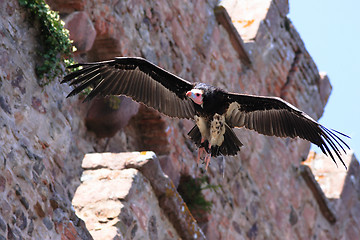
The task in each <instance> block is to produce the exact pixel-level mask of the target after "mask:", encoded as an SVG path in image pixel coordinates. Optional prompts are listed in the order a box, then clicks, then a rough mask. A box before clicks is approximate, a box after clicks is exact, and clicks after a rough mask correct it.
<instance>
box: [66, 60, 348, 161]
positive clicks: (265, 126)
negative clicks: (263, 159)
mask: <svg viewBox="0 0 360 240" xmlns="http://www.w3.org/2000/svg"><path fill="white" fill-rule="evenodd" d="M79 66H81V67H83V68H82V69H81V70H78V71H75V72H72V73H70V74H68V75H67V76H65V77H64V80H63V81H62V82H61V83H64V82H70V85H75V88H74V90H73V91H72V92H70V94H69V95H68V97H69V96H73V95H76V94H78V93H79V92H81V91H82V90H84V89H85V88H87V87H88V86H92V87H93V89H92V91H91V92H90V94H89V95H88V96H87V97H86V98H85V101H88V100H91V99H92V98H94V97H95V96H97V95H100V96H109V95H126V96H129V97H131V98H132V99H133V100H135V101H137V102H141V103H143V104H145V105H146V106H148V107H151V108H154V109H156V110H157V111H159V112H161V113H163V114H165V115H167V116H170V117H177V118H187V119H192V120H194V121H195V122H196V124H195V126H194V127H193V128H192V129H191V130H190V132H189V133H188V135H189V137H190V139H191V140H192V141H193V142H194V143H195V144H196V145H197V147H199V152H198V159H197V160H198V161H199V159H200V157H201V156H202V155H203V154H205V155H206V156H205V163H206V167H207V166H208V164H209V162H210V157H211V156H213V157H216V156H219V155H236V154H237V152H238V151H240V147H241V146H242V145H243V144H242V143H241V142H240V140H239V139H238V138H237V136H236V135H235V133H234V132H233V130H232V128H234V127H245V128H247V129H251V130H255V131H257V132H258V133H261V134H264V135H269V136H277V137H291V138H295V137H300V138H303V139H305V140H308V141H310V142H312V143H314V144H316V145H317V146H319V148H320V149H321V151H322V152H323V153H324V154H326V155H328V156H330V157H331V158H332V160H333V161H334V162H335V163H336V161H335V157H337V158H338V159H339V160H340V161H341V163H342V164H343V165H344V166H345V163H344V162H343V160H342V158H341V152H344V153H346V151H345V148H348V149H350V148H349V146H348V145H347V144H346V143H345V142H344V141H343V140H342V139H341V138H340V136H344V137H348V136H346V135H344V134H343V133H340V132H338V131H335V130H330V129H327V128H325V127H324V126H322V125H321V124H319V123H317V122H316V121H315V120H313V119H312V118H311V117H309V116H308V115H307V114H306V113H304V112H302V111H300V110H299V109H297V108H296V107H294V106H293V105H291V104H290V103H288V102H286V101H284V100H282V99H281V98H277V97H263V96H253V95H247V94H238V93H229V92H226V91H224V90H222V89H219V88H216V87H214V86H211V85H209V84H205V83H191V82H188V81H186V80H184V79H182V78H180V77H178V76H176V75H174V74H172V73H170V72H168V71H166V70H164V69H162V68H160V67H159V66H156V65H155V64H153V63H151V62H149V61H147V60H145V59H143V58H136V57H118V58H115V59H114V60H110V61H103V62H95V63H82V64H76V65H73V66H70V68H76V67H79ZM345 168H346V166H345Z"/></svg>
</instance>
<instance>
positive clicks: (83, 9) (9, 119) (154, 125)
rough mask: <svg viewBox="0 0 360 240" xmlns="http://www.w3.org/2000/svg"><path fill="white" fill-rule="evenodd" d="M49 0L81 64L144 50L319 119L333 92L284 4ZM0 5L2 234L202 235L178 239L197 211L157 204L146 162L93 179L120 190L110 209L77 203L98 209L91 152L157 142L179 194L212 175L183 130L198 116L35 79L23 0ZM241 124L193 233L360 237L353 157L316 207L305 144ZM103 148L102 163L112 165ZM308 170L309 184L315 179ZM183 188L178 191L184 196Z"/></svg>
mask: <svg viewBox="0 0 360 240" xmlns="http://www.w3.org/2000/svg"><path fill="white" fill-rule="evenodd" d="M48 3H49V5H50V6H51V7H52V8H53V9H55V10H57V11H59V12H60V14H61V16H62V18H63V19H64V21H65V22H66V24H67V25H66V26H67V27H68V28H69V29H70V30H71V37H72V38H73V39H74V44H75V45H76V46H77V48H78V49H79V50H78V52H77V53H76V55H75V57H76V59H77V60H78V61H81V62H82V61H98V60H105V59H109V58H112V57H115V56H142V57H145V58H147V59H148V60H150V61H152V62H154V63H156V64H158V65H160V66H161V67H163V68H165V69H167V70H169V71H171V72H173V73H175V74H177V75H179V76H181V77H183V78H185V79H188V80H190V81H206V82H209V83H211V84H213V85H215V86H218V87H222V88H226V89H228V90H229V91H233V92H245V93H251V94H261V95H273V96H280V97H282V98H283V99H285V100H287V101H289V102H290V103H292V104H294V105H295V106H297V107H298V108H300V109H302V110H304V111H305V112H307V113H308V114H309V115H310V116H312V117H313V118H315V119H318V118H319V117H320V116H321V115H322V113H323V109H324V106H325V104H326V102H327V98H328V97H329V94H330V92H331V86H330V83H329V80H328V78H327V77H326V75H324V74H319V72H318V70H317V68H316V65H315V63H314V62H313V60H312V58H311V56H310V55H309V53H308V52H307V51H306V48H305V46H304V43H303V42H302V40H301V38H300V36H299V34H298V33H297V31H296V30H295V28H294V26H293V25H292V23H291V21H290V20H289V19H288V18H287V17H286V15H287V13H288V9H289V8H288V2H287V1H282V0H274V1H270V0H259V1H250V0H240V1H222V2H221V6H220V7H219V6H217V1H215V0H199V1H165V0H161V1H148V0H137V1H131V0H125V1H116V0H112V1H106V2H103V1H97V0H75V1H74V0H71V1H56V0H49V1H48ZM225 10H227V11H225ZM0 13H1V14H0V35H1V38H0V45H1V48H0V66H1V69H0V122H1V126H2V128H1V130H0V131H1V139H0V142H1V146H0V153H1V154H0V172H1V174H0V188H1V190H2V191H0V196H1V200H0V239H91V238H92V237H94V238H97V239H101V238H102V239H103V237H104V236H108V239H113V238H114V239H124V238H127V237H130V238H134V239H139V238H148V239H156V237H159V238H163V239H168V238H177V236H181V237H182V238H184V239H191V238H190V237H189V236H195V235H182V231H183V230H184V229H191V228H192V229H197V227H198V225H197V224H196V223H195V222H194V221H193V218H192V217H189V218H186V219H187V221H184V224H183V225H181V226H176V224H174V221H173V220H172V219H174V218H175V219H176V217H178V218H180V217H184V216H188V215H186V214H180V215H177V216H176V214H173V213H171V212H169V211H168V210H166V208H164V206H163V204H162V203H163V201H166V200H167V199H168V198H166V196H167V195H166V194H165V195H159V194H158V193H159V192H158V191H159V190H157V188H156V187H155V186H156V185H154V184H153V181H156V179H155V180H152V179H151V178H150V177H149V176H147V175H146V174H144V173H143V172H141V170H139V169H140V168H139V169H138V168H137V167H134V166H133V167H132V168H130V169H126V167H124V166H125V165H124V166H122V167H118V168H107V167H105V170H102V171H100V173H99V172H96V173H94V174H98V173H99V175H96V177H95V178H94V179H93V180H94V181H93V182H91V185H90V186H94V188H95V187H96V189H99V194H100V193H102V192H101V190H102V189H107V188H105V187H104V188H102V186H105V185H103V184H105V183H104V182H106V181H107V180H109V181H108V182H106V187H110V188H111V186H114V189H111V191H110V192H113V193H118V194H119V195H116V196H118V197H115V198H114V199H115V200H114V199H112V198H111V196H107V195H100V196H99V198H98V199H99V201H100V202H101V201H104V204H103V205H104V206H105V207H104V209H99V208H98V207H97V208H95V209H92V210H94V211H93V212H91V209H90V210H89V209H87V211H86V213H87V214H88V215H87V216H89V218H86V216H84V215H83V214H82V213H84V212H82V210H84V208H86V207H89V206H90V203H89V202H86V200H87V199H86V196H84V194H81V193H82V192H84V191H83V189H86V186H87V185H86V184H88V183H89V182H88V181H89V178H86V177H89V176H92V175H91V174H92V173H91V171H92V170H96V168H94V169H93V168H92V167H86V166H84V165H83V167H84V169H85V172H84V173H83V171H84V169H83V168H82V160H83V158H84V155H85V154H86V153H94V152H127V151H139V150H152V151H154V152H155V153H156V154H157V155H158V159H159V162H160V165H161V168H162V170H163V171H164V172H165V173H166V174H167V175H168V176H169V179H170V180H171V181H170V180H166V181H170V183H168V184H170V185H171V184H172V183H173V184H174V185H171V186H174V187H171V188H170V189H173V190H174V189H175V188H176V187H177V186H178V185H179V184H181V183H180V179H181V176H185V175H186V176H187V175H189V176H191V177H194V178H196V177H202V176H204V173H202V172H201V171H200V169H199V168H198V167H197V166H196V163H195V161H194V159H195V157H196V149H195V147H194V145H193V144H192V143H190V141H189V140H188V138H187V137H186V133H187V131H189V130H190V128H191V127H192V125H193V123H192V122H191V121H187V120H177V119H169V118H167V117H165V116H163V115H161V114H159V113H157V112H155V111H153V110H151V109H148V108H146V107H144V106H142V105H139V104H137V103H134V102H129V101H128V100H127V99H123V98H120V99H119V100H118V101H115V103H117V105H116V106H117V107H116V108H115V109H114V108H109V107H108V106H109V103H108V100H104V99H98V100H97V101H93V102H91V103H82V96H79V97H73V98H70V99H65V96H66V94H67V93H69V92H70V91H71V88H70V87H69V86H67V85H60V84H59V82H60V80H61V76H59V78H58V79H53V80H52V81H51V83H50V84H49V85H47V86H45V87H40V86H39V85H38V79H37V78H36V75H35V73H34V66H35V61H36V60H37V59H36V57H35V56H36V54H35V52H36V48H37V46H38V42H37V36H38V34H39V32H38V29H37V28H36V25H34V24H33V23H31V22H29V21H28V17H27V14H26V12H25V11H24V10H23V9H22V8H21V7H20V6H19V4H18V2H17V1H15V0H12V1H7V2H5V1H1V2H0ZM227 14H229V15H227ZM232 23H233V24H232ZM99 116H100V117H99ZM104 119H105V120H104ZM104 123H107V125H106V128H104V127H102V126H104ZM329 127H331V126H329ZM88 129H92V131H90V130H88ZM104 129H106V131H105V130H104ZM236 132H237V135H238V136H239V138H240V139H241V141H242V142H243V143H244V144H245V146H244V147H243V148H242V151H241V153H240V154H239V156H237V157H227V158H226V159H225V163H224V162H223V159H221V158H220V159H212V164H211V165H210V167H209V169H208V172H207V173H205V175H207V176H208V177H209V184H211V185H213V186H218V188H215V189H206V190H203V194H204V196H205V198H206V200H207V201H210V202H212V210H211V212H209V213H207V214H206V217H205V218H204V219H201V221H200V220H199V219H198V222H199V225H200V226H201V229H202V230H201V231H200V230H199V232H197V231H193V232H192V233H195V232H196V233H198V234H196V236H197V237H198V238H202V237H203V236H202V234H201V233H200V232H203V233H204V234H205V236H206V238H207V239H311V238H314V239H315V238H316V239H339V238H340V236H341V237H343V238H344V239H353V238H352V237H354V236H357V235H358V233H359V231H360V229H359V224H358V221H359V220H358V219H359V216H358V214H357V212H359V211H357V209H358V206H359V200H358V199H357V198H356V194H357V193H359V192H360V190H359V188H358V185H359V184H358V183H359V180H358V178H359V176H360V174H359V169H358V165H356V163H357V162H356V161H353V162H352V164H351V167H350V168H349V169H350V170H349V171H350V172H351V174H350V175H349V174H348V177H347V178H346V180H345V185H344V190H343V192H342V194H341V197H340V199H341V200H339V201H337V202H336V204H337V205H336V206H337V207H336V208H333V205H332V202H331V201H330V203H329V202H328V201H326V199H325V200H323V201H321V199H324V197H323V196H322V195H321V194H320V195H321V196H320V198H319V197H316V196H317V195H316V191H319V189H320V188H317V187H313V188H311V187H309V186H317V185H316V182H315V181H312V180H310V181H307V180H305V179H306V178H305V177H304V176H305V175H306V174H304V173H303V172H304V171H302V167H301V161H303V160H305V159H306V158H307V154H308V152H309V147H310V145H309V143H307V142H305V141H302V140H299V139H280V138H272V137H267V136H261V135H258V134H256V133H255V132H253V131H248V130H244V129H240V130H237V131H236ZM104 156H105V157H101V159H102V161H107V160H106V155H104ZM325 161H326V163H327V164H333V163H332V162H331V161H330V160H324V162H325ZM103 166H107V165H106V164H103ZM339 167H341V166H339ZM131 169H132V170H131ZM89 171H90V172H89ZM160 175H161V174H160ZM81 176H83V177H82V179H81V181H80V178H81ZM94 176H95V175H94ZM306 176H310V179H311V176H312V175H311V174H310V175H309V174H308V175H306ZM112 178H113V179H116V181H115V183H116V184H114V185H112V184H111V183H112V182H111V181H110V180H111V179H112ZM96 179H98V180H97V181H95V180H96ZM118 179H120V180H122V181H123V183H122V182H120V183H119V182H117V181H118ZM164 179H167V178H166V177H164ZM308 179H309V178H308ZM90 180H91V179H90ZM105 180H106V181H105ZM164 181H165V180H164ZM109 182H110V183H109ZM309 182H312V183H311V184H312V185H309ZM117 184H120V186H123V185H122V184H124V186H127V188H126V187H124V189H123V190H124V191H125V192H117V187H118V186H119V185H117ZM88 186H89V185H88ZM132 186H134V187H132ZM137 186H138V187H139V188H137ZM312 189H315V190H316V189H317V190H316V191H315V193H314V191H313V190H312ZM136 190H138V191H136ZM126 191H128V192H126ZM170 192H172V191H170ZM137 193H138V194H137ZM355 193H356V194H355ZM174 194H175V195H174V196H178V193H176V191H175V190H174ZM164 196H165V198H164ZM109 199H110V200H109ZM169 199H171V198H169ZM176 199H177V198H176ZM180 199H181V198H180ZM319 199H320V200H319ZM146 200H148V201H146ZM178 200H179V199H178ZM109 201H110V202H109ZM157 201H158V202H159V203H160V204H157ZM179 201H180V200H179ZM321 202H325V205H326V207H327V208H328V209H330V210H329V211H331V212H334V214H335V216H336V220H335V221H329V219H328V217H327V216H326V214H325V215H324V213H323V212H324V211H323V210H321V209H322V208H323V207H322V205H321V204H320V203H321ZM127 204H128V205H127ZM179 204H180V205H179V206H182V205H181V204H183V202H182V200H181V201H180V202H179ZM72 205H73V206H74V207H75V208H76V211H77V214H78V215H79V216H81V218H83V219H84V220H85V221H86V226H85V224H84V222H83V221H82V220H81V219H79V217H78V216H77V215H76V214H75V212H74V210H73V208H72ZM101 205H102V204H99V203H97V205H96V206H101ZM149 206H152V207H151V209H149ZM345 206H352V207H351V208H346V207H345ZM184 208H186V206H185V205H184ZM109 209H110V210H109ZM107 214H109V215H107ZM174 215H175V216H174ZM190 216H191V214H190ZM89 219H90V220H89ZM114 219H115V220H114ZM345 219H346V221H345ZM189 222H190V223H191V224H189ZM187 224H188V225H187ZM86 227H87V228H86ZM186 227H188V228H186ZM103 229H107V230H109V231H107V232H106V231H105V232H106V233H107V234H108V235H102V234H99V233H101V232H102V230H103ZM163 229H167V230H168V232H167V233H164V232H163ZM179 229H180V230H179ZM89 230H90V232H91V235H92V236H91V235H90V233H89ZM160 231H161V234H159V232H160ZM190 232H191V231H190ZM102 233H104V232H102ZM155 233H156V234H155ZM154 234H155V235H154Z"/></svg>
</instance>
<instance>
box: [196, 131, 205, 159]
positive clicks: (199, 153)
mask: <svg viewBox="0 0 360 240" xmlns="http://www.w3.org/2000/svg"><path fill="white" fill-rule="evenodd" d="M204 141H205V139H204V138H201V143H200V146H201V145H202V144H203V142H204ZM204 152H206V150H205V148H204V147H199V150H198V155H197V158H196V164H197V165H199V161H200V159H201V156H202V155H203V153H204Z"/></svg>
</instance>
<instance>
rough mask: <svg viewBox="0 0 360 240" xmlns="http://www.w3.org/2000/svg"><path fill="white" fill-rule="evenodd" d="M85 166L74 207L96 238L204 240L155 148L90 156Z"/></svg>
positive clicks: (86, 158) (84, 161)
mask: <svg viewBox="0 0 360 240" xmlns="http://www.w3.org/2000/svg"><path fill="white" fill-rule="evenodd" d="M82 166H83V168H84V170H85V171H84V173H83V176H82V180H83V182H82V184H81V185H80V186H79V187H78V189H77V190H76V193H75V195H74V199H73V205H74V207H75V209H76V211H77V214H78V216H80V217H81V218H82V219H84V220H85V222H86V225H87V228H88V229H89V231H90V233H91V234H92V236H93V237H94V239H104V236H106V237H108V239H115V238H116V239H129V238H132V239H177V238H179V236H181V238H182V239H193V236H194V235H195V234H197V235H198V237H196V238H195V239H204V236H203V235H202V232H201V230H200V228H199V227H198V226H197V224H196V222H195V221H194V219H193V218H192V216H191V214H190V213H189V210H187V208H186V205H185V204H184V202H182V200H181V197H180V196H179V194H178V193H177V192H176V189H175V188H174V186H173V184H172V182H171V180H169V179H168V177H167V176H165V175H164V173H163V172H162V170H161V168H160V165H159V162H158V160H157V159H156V156H155V155H154V153H153V152H133V153H120V154H112V153H105V154H96V153H95V154H87V155H85V158H84V160H83V165H82ZM100 182H101V183H100ZM99 183H100V184H99ZM169 204H170V205H169ZM161 209H162V210H161ZM164 213H165V215H164ZM179 217H180V218H179ZM168 218H169V220H170V221H169V220H168ZM172 218H175V219H172ZM175 229H177V230H175ZM189 234H190V235H189Z"/></svg>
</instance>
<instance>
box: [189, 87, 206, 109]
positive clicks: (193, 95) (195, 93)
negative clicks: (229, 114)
mask: <svg viewBox="0 0 360 240" xmlns="http://www.w3.org/2000/svg"><path fill="white" fill-rule="evenodd" d="M203 94H204V91H203V90H201V89H195V88H194V89H192V90H191V91H188V92H187V93H186V96H187V97H189V98H190V99H191V100H193V101H194V103H196V104H198V105H201V104H203Z"/></svg>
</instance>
